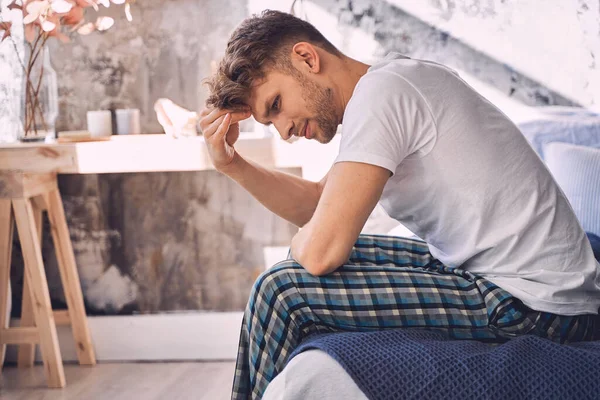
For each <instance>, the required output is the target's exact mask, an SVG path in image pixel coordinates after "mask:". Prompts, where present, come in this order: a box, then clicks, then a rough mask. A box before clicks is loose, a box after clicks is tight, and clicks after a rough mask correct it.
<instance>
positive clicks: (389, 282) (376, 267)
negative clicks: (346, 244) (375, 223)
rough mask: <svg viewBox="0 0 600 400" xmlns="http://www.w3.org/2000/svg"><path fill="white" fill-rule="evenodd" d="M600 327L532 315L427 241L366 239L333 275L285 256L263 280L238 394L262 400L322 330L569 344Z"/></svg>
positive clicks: (247, 321)
mask: <svg viewBox="0 0 600 400" xmlns="http://www.w3.org/2000/svg"><path fill="white" fill-rule="evenodd" d="M599 327H600V322H599V317H598V316H596V315H593V316H592V315H590V316H577V317H563V316H556V315H553V314H548V313H540V312H536V311H532V310H530V309H528V308H527V307H525V306H524V305H523V304H522V303H520V301H519V300H518V299H516V298H514V297H513V296H511V295H510V294H509V293H508V292H506V291H505V290H503V289H501V288H499V287H498V286H496V285H494V284H493V283H491V282H489V281H487V280H485V279H483V278H481V277H478V276H475V275H473V274H471V273H469V272H468V271H463V270H461V269H459V268H450V267H447V266H444V265H442V264H441V262H440V261H438V260H437V259H435V258H433V256H432V255H431V254H430V253H429V249H428V247H427V244H426V243H424V242H422V241H418V240H413V239H407V238H399V237H391V236H377V235H361V236H360V237H359V239H358V241H357V242H356V244H355V246H354V248H353V251H352V253H351V257H350V260H349V263H348V264H346V265H344V266H342V267H340V268H339V269H338V270H337V271H335V272H334V273H332V274H329V275H327V276H323V277H316V276H313V275H311V274H309V273H308V272H306V270H304V268H302V267H301V266H300V265H299V264H298V263H296V262H295V261H294V260H291V259H289V260H286V261H283V262H280V263H278V264H277V265H275V266H274V267H273V268H271V269H269V270H268V271H266V272H264V273H263V274H262V275H261V276H260V277H259V278H258V279H257V281H256V283H255V284H254V287H253V289H252V292H251V295H250V299H249V301H248V306H247V308H246V311H245V314H244V319H243V322H242V329H241V335H240V344H239V350H238V358H237V365H236V371H235V377H234V382H233V393H232V398H233V399H249V398H261V397H262V394H263V393H264V391H265V390H266V387H267V385H268V383H269V382H270V381H271V380H272V379H273V378H274V377H275V376H277V374H278V373H279V372H281V370H282V369H283V368H284V366H285V364H286V362H287V359H288V356H289V355H290V354H291V353H292V352H293V351H294V349H295V348H296V347H297V346H298V345H299V344H300V343H301V342H302V340H304V339H305V338H306V337H307V336H309V335H312V334H316V333H330V332H349V331H369V330H381V329H392V328H421V329H422V328H426V329H432V330H439V331H443V332H445V333H446V334H448V335H449V336H450V337H452V338H455V339H476V340H480V341H486V342H495V343H497V342H503V341H506V340H508V339H510V338H512V337H515V336H518V335H522V334H526V333H530V334H536V335H539V336H542V337H548V338H549V339H552V340H557V341H561V342H566V341H577V340H592V339H593V338H594V337H593V334H592V333H593V332H596V333H597V332H598V330H599V329H598V328H599ZM598 338H599V339H600V337H598Z"/></svg>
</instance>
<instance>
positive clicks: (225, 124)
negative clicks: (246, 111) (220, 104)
mask: <svg viewBox="0 0 600 400" xmlns="http://www.w3.org/2000/svg"><path fill="white" fill-rule="evenodd" d="M230 126H231V114H230V113H227V114H226V115H225V117H224V118H223V121H222V122H221V125H219V127H218V128H217V132H215V139H216V140H221V139H223V138H224V137H225V135H227V131H229V127H230Z"/></svg>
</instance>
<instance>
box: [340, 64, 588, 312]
mask: <svg viewBox="0 0 600 400" xmlns="http://www.w3.org/2000/svg"><path fill="white" fill-rule="evenodd" d="M343 161H354V162H362V163H367V164H373V165H378V166H380V167H383V168H385V169H387V170H389V171H391V172H392V173H393V176H392V177H391V178H390V179H389V180H388V182H387V183H386V185H385V188H384V191H383V194H382V197H381V199H380V203H381V205H382V206H383V208H384V209H385V210H386V212H387V213H388V214H389V215H390V216H391V217H392V218H395V219H396V220H398V221H400V222H401V223H402V224H404V225H405V226H406V227H407V228H408V229H410V230H411V231H412V232H414V233H415V234H416V235H417V236H419V237H420V238H422V239H423V240H425V241H426V242H427V243H428V244H429V249H430V251H431V253H432V254H433V256H434V257H436V258H437V259H439V260H440V261H441V262H443V263H444V264H445V265H447V266H451V267H460V268H462V269H465V270H467V271H470V272H472V273H474V274H476V275H480V276H483V277H485V278H486V279H488V280H490V281H491V282H493V283H495V284H496V285H498V286H499V287H501V288H503V289H504V290H506V291H508V292H509V293H511V294H512V295H513V296H515V297H517V298H519V299H520V300H521V301H523V303H524V304H525V305H527V306H528V307H530V308H532V309H534V310H537V311H546V312H551V313H556V314H561V315H578V314H596V313H598V309H599V307H600V265H599V264H598V263H597V262H596V260H595V259H594V256H593V253H592V249H591V246H590V244H589V241H588V240H587V238H586V236H585V233H584V231H583V229H582V228H581V226H580V224H579V222H578V221H577V219H576V217H575V215H574V213H573V210H572V209H571V206H570V205H569V203H568V201H567V200H566V198H565V196H564V194H563V193H562V191H561V190H560V189H559V187H558V186H557V184H556V182H555V181H554V179H553V178H552V176H551V175H550V173H549V171H548V169H547V168H546V166H545V165H544V163H543V162H542V161H541V159H540V158H539V157H538V156H537V154H536V153H535V152H534V150H533V149H532V148H531V147H530V145H529V144H528V142H527V141H526V139H525V138H524V137H523V135H522V134H521V132H520V131H519V129H518V128H517V127H516V126H515V125H514V124H513V123H512V122H511V121H510V120H509V119H508V117H506V116H505V115H504V114H503V113H502V112H501V111H500V110H498V109H497V108H496V107H495V106H494V105H492V104H491V103H490V102H488V101H487V100H486V99H485V98H483V97H482V96H481V95H479V94H478V93H477V92H475V90H473V89H472V88H471V87H470V86H469V85H468V84H466V83H465V82H464V81H463V80H462V79H461V78H460V77H459V76H458V74H457V73H456V72H454V71H452V70H451V69H449V68H447V67H445V66H443V65H440V64H437V63H433V62H430V61H423V60H413V59H410V58H408V57H405V56H401V55H399V54H392V55H390V56H388V57H387V58H386V59H385V60H383V61H382V62H380V63H377V64H375V65H373V66H372V67H371V68H369V70H368V72H367V74H365V75H364V76H363V77H362V78H361V79H360V81H359V82H358V84H357V86H356V88H355V89H354V93H353V95H352V98H351V99H350V102H349V103H348V106H347V108H346V111H345V113H344V120H343V124H342V137H341V143H340V153H339V155H338V157H337V159H336V161H335V162H343Z"/></svg>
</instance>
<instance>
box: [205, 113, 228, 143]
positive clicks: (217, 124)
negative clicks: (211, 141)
mask: <svg viewBox="0 0 600 400" xmlns="http://www.w3.org/2000/svg"><path fill="white" fill-rule="evenodd" d="M224 119H225V115H221V116H220V117H219V118H217V119H216V120H214V121H213V122H212V124H210V125H209V126H208V127H207V128H205V129H204V128H203V129H202V135H203V136H204V137H205V138H206V139H208V138H210V137H211V136H213V135H214V134H215V133H216V132H217V130H218V129H219V127H220V126H221V123H222V122H223V120H224Z"/></svg>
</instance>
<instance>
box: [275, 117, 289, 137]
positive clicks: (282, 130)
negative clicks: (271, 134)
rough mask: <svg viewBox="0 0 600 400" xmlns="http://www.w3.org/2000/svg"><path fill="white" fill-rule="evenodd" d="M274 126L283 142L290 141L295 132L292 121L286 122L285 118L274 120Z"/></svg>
mask: <svg viewBox="0 0 600 400" xmlns="http://www.w3.org/2000/svg"><path fill="white" fill-rule="evenodd" d="M273 125H275V129H277V132H279V135H280V136H281V137H282V138H283V140H288V139H289V138H290V137H291V136H292V134H293V132H294V131H293V129H294V124H293V123H292V122H291V121H289V122H286V121H285V120H284V119H283V118H278V119H277V120H273Z"/></svg>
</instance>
